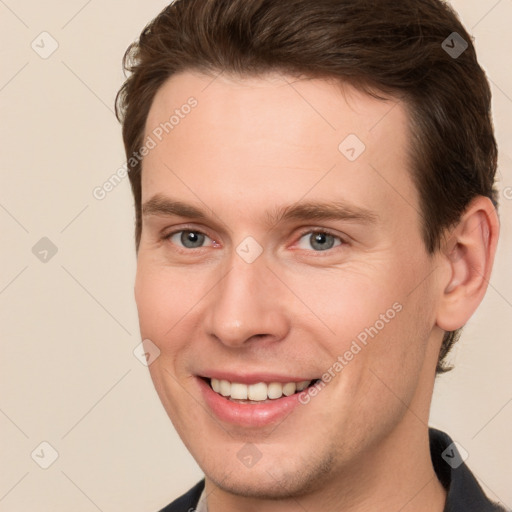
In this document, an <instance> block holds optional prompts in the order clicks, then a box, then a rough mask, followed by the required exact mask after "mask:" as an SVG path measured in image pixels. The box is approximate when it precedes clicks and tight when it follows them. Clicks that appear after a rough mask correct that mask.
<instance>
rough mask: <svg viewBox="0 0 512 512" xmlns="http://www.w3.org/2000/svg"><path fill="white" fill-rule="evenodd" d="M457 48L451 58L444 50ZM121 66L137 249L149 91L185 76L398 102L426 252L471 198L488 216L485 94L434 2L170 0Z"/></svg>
mask: <svg viewBox="0 0 512 512" xmlns="http://www.w3.org/2000/svg"><path fill="white" fill-rule="evenodd" d="M454 32H455V33H457V35H454V34H453V33H454ZM454 37H455V39H454ZM443 42H444V43H443ZM456 44H457V45H458V46H457V47H456V46H455V45H456ZM466 45H467V48H466V49H465V50H464V51H463V52H462V53H461V54H460V55H457V54H454V53H453V52H450V51H449V50H450V48H457V49H464V47H465V46H466ZM124 68H125V70H127V71H128V72H129V73H130V74H129V77H128V78H127V80H126V82H125V83H124V84H123V86H122V88H121V89H120V91H119V93H118V96H117V99H116V112H117V115H118V118H119V120H120V121H121V122H122V123H123V139H124V145H125V149H126V155H127V158H128V160H129V162H130V164H129V178H130V183H131V187H132V191H133V194H134V199H135V210H136V232H135V238H136V248H137V250H138V247H139V243H140V237H141V231H142V220H141V169H142V164H141V162H140V161H139V160H137V159H133V158H130V157H131V156H132V155H133V154H134V153H136V152H137V151H138V149H139V148H140V147H141V146H142V144H143V137H144V130H145V124H146V119H147V116H148V113H149V110H150V107H151V104H152V101H153V99H154V97H155V94H156V92H157V91H158V90H159V88H160V87H161V86H162V85H163V83H164V82H165V81H166V80H167V79H168V78H170V77H171V76H172V75H174V74H176V73H178V72H181V71H185V70H197V71H201V72H204V73H218V72H228V73H232V74H235V75H240V76H244V75H258V74H264V73H267V72H272V71H279V72H284V73H287V74H289V75H297V76H307V77H316V78H335V79H339V80H341V81H344V82H348V83H350V84H352V85H355V86H357V87H359V88H361V89H363V90H364V91H366V92H368V93H370V94H372V95H374V96H377V97H379V94H378V92H384V93H385V94H391V95H394V96H397V97H399V98H400V99H403V100H404V102H405V105H406V107H407V109H408V112H409V114H410V121H411V135H412V141H411V148H412V149H411V152H412V155H411V156H412V162H413V165H412V169H411V173H412V178H413V180H414V183H415V185H416V187H417V189H418V191H419V195H420V210H421V211H420V214H421V216H422V236H423V239H424V243H425V247H426V249H427V251H428V252H429V254H433V253H434V252H436V251H437V250H439V249H440V247H441V240H442V234H443V232H444V231H445V229H447V228H449V227H450V226H452V225H454V224H455V223H456V222H457V221H458V220H459V219H460V217H461V215H462V214H463V212H464V210H465V209H466V207H467V206H468V204H469V202H470V201H471V200H472V199H473V198H474V197H476V196H478V195H481V196H486V197H489V198H490V199H491V200H492V201H493V203H494V205H495V206H497V191H496V190H495V189H494V188H493V184H494V177H495V173H496V166H497V148H496V141H495V138H494V133H493V126H492V120H491V113H490V103H491V92H490V88H489V84H488V81H487V79H486V76H485V73H484V71H483V70H482V68H481V67H480V65H479V64H478V61H477V58H476V53H475V48H474V46H473V43H472V40H471V37H470V36H469V34H468V33H467V32H466V30H465V29H464V27H463V26H462V24H461V22H460V21H459V19H458V17H457V15H456V14H455V12H454V11H453V10H452V9H451V7H449V6H448V5H447V4H446V3H444V2H443V1H441V0H400V1H397V0H176V1H175V2H173V3H172V4H170V5H169V6H168V7H166V8H165V9H164V10H163V11H162V12H161V13H160V14H159V15H158V16H157V17H156V18H155V19H154V20H153V21H152V22H151V23H149V24H148V25H147V26H146V28H144V30H143V31H142V33H141V35H140V38H139V40H138V41H137V42H135V43H133V44H132V45H131V46H130V47H129V48H128V50H127V51H126V54H125V57H124ZM459 336H460V329H458V330H456V331H453V332H446V333H445V336H444V339H443V344H442V347H441V351H440V355H439V361H438V365H437V372H438V373H441V372H444V371H446V370H447V369H449V368H448V367H447V366H446V364H445V363H444V359H445V356H446V354H447V353H448V351H449V350H450V349H451V347H452V345H453V343H454V342H455V341H457V339H458V337H459Z"/></svg>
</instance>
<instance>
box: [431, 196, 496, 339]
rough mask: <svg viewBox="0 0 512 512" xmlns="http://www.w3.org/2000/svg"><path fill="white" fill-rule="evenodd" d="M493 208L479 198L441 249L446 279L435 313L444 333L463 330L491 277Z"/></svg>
mask: <svg viewBox="0 0 512 512" xmlns="http://www.w3.org/2000/svg"><path fill="white" fill-rule="evenodd" d="M498 233H499V222H498V217H497V213H496V209H495V208H494V205H493V204H492V202H491V200H490V199H488V198H487V197H482V196H478V197H476V198H475V199H474V200H473V201H472V202H471V203H470V205H469V206H468V208H467V209H466V211H465V213H464V214H463V215H462V217H461V219H460V221H459V222H458V224H457V225H456V226H455V227H454V228H452V230H451V233H450V237H449V239H448V241H447V242H446V243H445V246H444V248H443V256H442V258H443V262H444V264H445V265H446V266H447V267H448V272H447V276H448V278H447V280H446V282H445V283H442V286H443V291H442V297H441V300H440V303H439V308H438V314H437V325H438V326H439V327H441V328H442V329H444V330H445V331H454V330H456V329H459V328H460V327H462V326H463V325H464V324H465V323H466V322H467V321H468V320H469V318H470V317H471V315H472V314H473V313H474V311H475V310H476V308H477V307H478V305H479V304H480V302H481V301H482V299H483V297H484V295H485V292H486V290H487V286H488V283H489V279H490V276H491V270H492V265H493V262H494V255H495V253H496V246H497V242H498Z"/></svg>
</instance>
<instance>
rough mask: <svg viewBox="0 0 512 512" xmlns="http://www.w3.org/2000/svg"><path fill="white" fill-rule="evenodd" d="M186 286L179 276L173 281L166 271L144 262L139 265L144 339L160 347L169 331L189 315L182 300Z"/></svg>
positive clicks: (137, 280) (138, 300) (137, 296)
mask: <svg viewBox="0 0 512 512" xmlns="http://www.w3.org/2000/svg"><path fill="white" fill-rule="evenodd" d="M185 285H186V283H185V282H183V280H182V279H179V277H178V276H176V275H174V276H173V277H172V278H171V276H170V275H169V272H168V271H167V272H166V271H165V269H161V268H158V267H155V266H153V265H150V264H147V263H146V262H145V261H144V260H142V261H139V262H138V264H137V275H136V278H135V302H136V304H137V311H138V315H139V324H140V330H141V336H142V337H143V338H149V339H151V340H152V341H154V342H155V343H157V344H158V342H159V341H160V342H161V340H163V339H165V338H168V337H169V336H170V335H171V333H170V332H169V329H171V328H172V326H173V325H174V324H176V323H177V322H178V320H179V319H180V318H182V317H183V315H184V314H185V313H186V307H185V306H186V305H185V304H184V301H183V296H184V288H183V287H184V286H185ZM180 298H181V300H180Z"/></svg>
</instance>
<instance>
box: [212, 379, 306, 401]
mask: <svg viewBox="0 0 512 512" xmlns="http://www.w3.org/2000/svg"><path fill="white" fill-rule="evenodd" d="M211 384H212V388H213V390H214V391H215V392H216V393H220V394H221V395H222V396H226V397H227V396H230V397H231V398H234V399H236V400H254V401H263V400H266V399H267V398H273V399H275V398H281V397H282V396H283V395H284V396H290V395H293V394H294V393H295V392H296V391H302V390H303V389H306V388H307V387H308V386H309V385H310V384H311V381H310V380H303V381H301V382H287V383H285V384H282V383H281V382H270V383H269V384H267V383H265V382H258V383H257V384H249V385H247V384H241V383H239V382H229V381H228V380H220V379H211Z"/></svg>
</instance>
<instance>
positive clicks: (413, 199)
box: [118, 0, 502, 512]
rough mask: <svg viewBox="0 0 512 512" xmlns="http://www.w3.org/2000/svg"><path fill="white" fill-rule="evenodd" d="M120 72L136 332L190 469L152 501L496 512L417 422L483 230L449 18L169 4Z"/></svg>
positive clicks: (485, 207)
mask: <svg viewBox="0 0 512 512" xmlns="http://www.w3.org/2000/svg"><path fill="white" fill-rule="evenodd" d="M125 65H126V67H127V69H128V70H129V71H130V72H131V75H130V76H129V78H128V79H127V81H126V83H125V84H124V86H123V88H122V89H121V91H120V94H119V97H118V112H119V117H120V119H122V121H123V136H124V142H125V147H126V153H127V158H128V164H129V167H130V180H131V185H132V189H133V193H134V197H135V208H136V248H137V255H138V266H137V278H136V285H135V296H136V302H137V307H138V312H139V320H140V327H141V334H142V337H143V339H144V340H145V341H144V343H145V347H146V349H147V353H148V354H149V357H150V362H151V364H150V373H151V377H152V379H153V382H154V385H155V388H156V390H157V392H158V394H159V396H160V399H161V401H162V403H163V405H164V407H165V409H166V411H167V413H168V415H169V417H170V419H171V420H172V422H173V424H174V426H175V428H176V429H177V431H178V433H179V435H180V436H181V438H182V440H183V442H184V443H185V445H186V446H187V448H188V449H189V451H190V453H191V454H192V455H193V457H194V458H195V460H196V461H197V463H198V464H199V466H200V467H201V468H202V470H203V471H204V473H205V479H204V480H203V481H201V482H200V483H199V484H198V485H196V486H195V487H194V488H193V489H191V490H190V491H189V492H188V493H187V494H186V495H184V496H182V497H181V498H179V499H178V500H176V501H174V502H173V503H172V504H171V505H169V506H168V507H166V508H165V509H164V510H165V511H181V510H183V511H185V510H186V511H189V510H201V511H206V510H208V512H230V511H239V510H244V511H279V512H284V511H291V510H294V511H295V510H306V511H320V510H321V511H324V512H325V511H344V512H349V511H350V512H358V511H363V510H364V511H367V510H379V511H380V510H383V511H398V510H400V511H402V512H407V511H415V512H423V511H425V512H426V511H429V512H432V511H439V512H441V511H443V510H445V511H462V510H463V511H465V512H468V511H478V512H483V511H494V510H502V509H501V507H500V506H498V505H495V504H492V503H491V502H490V501H489V500H488V498H486V497H485V495H484V493H483V492H482V490H481V488H480V487H479V485H478V484H477V482H476V480H475V478H474V477H473V475H472V474H471V472H470V471H469V469H468V468H467V467H466V465H465V464H464V463H463V460H462V459H463V454H462V453H460V452H459V451H458V450H457V446H456V445H455V444H453V443H452V440H451V439H450V438H449V437H448V436H447V435H446V434H444V433H442V432H439V431H436V430H434V429H430V430H429V428H428V417H429V407H430V402H431V397H432V391H433V385H434V380H435V376H436V373H442V372H443V371H446V369H447V368H446V364H445V356H446V354H447V352H448V351H449V349H450V348H451V346H452V345H453V343H454V342H455V341H456V340H457V338H458V335H459V334H460V329H461V328H462V327H463V326H464V324H465V323H466V322H467V320H468V319H469V318H470V317H471V315H472V314H473V312H474V311H475V309H476V308H477V306H478V305H479V304H480V302H481V300H482V298H483V297H484V294H485V291H486V288H487V283H488V280H489V277H490V274H491V268H492V264H493V260H494V255H495V250H496V245H497V239H498V230H499V225H498V219H497V213H496V209H495V207H496V192H495V190H494V189H493V182H494V175H495V170H496V158H497V157H496V144H495V140H494V135H493V129H492V124H491V120H490V112H489V110H490V91H489V86H488V83H487V80H486V77H485V74H484V72H483V71H482V69H481V68H480V66H479V65H478V62H477V60H476V56H475V50H474V47H473V45H472V42H471V39H470V36H469V35H468V33H467V32H466V31H465V29H464V28H463V26H462V25H461V23H460V22H459V20H458V19H457V17H456V15H455V14H454V13H453V11H452V10H451V9H450V8H449V7H448V6H447V5H445V4H444V3H441V2H440V1H439V0H421V1H420V0H404V1H402V2H395V1H393V0H379V1H372V2H367V1H364V0H280V1H275V0H177V1H176V2H174V3H173V4H171V5H170V6H169V7H167V8H166V9H165V10H164V11H163V12H162V13H161V14H160V15H159V16H158V17H157V18H156V19H155V20H154V21H153V22H151V24H150V25H148V27H146V29H145V30H144V31H143V33H142V34H141V37H140V40H139V41H138V42H137V43H135V44H134V45H132V46H131V47H130V49H129V50H128V52H127V55H126V62H125ZM157 356H158V357H157Z"/></svg>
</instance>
